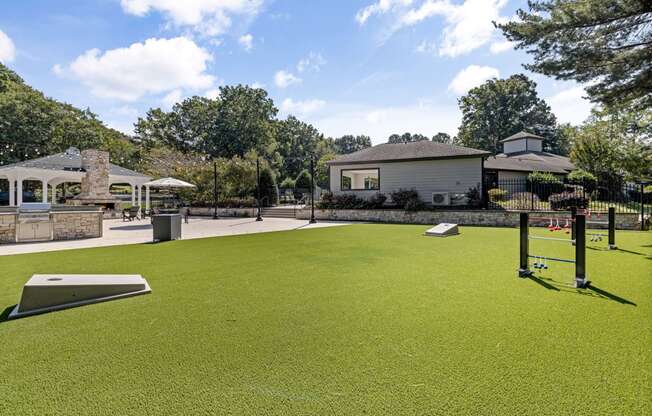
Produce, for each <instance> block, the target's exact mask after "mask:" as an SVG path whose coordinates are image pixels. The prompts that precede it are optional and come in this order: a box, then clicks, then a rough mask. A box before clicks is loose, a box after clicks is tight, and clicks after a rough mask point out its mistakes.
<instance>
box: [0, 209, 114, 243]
mask: <svg viewBox="0 0 652 416" xmlns="http://www.w3.org/2000/svg"><path fill="white" fill-rule="evenodd" d="M16 218H17V215H16V214H15V213H0V244H2V243H15V242H16ZM50 218H51V221H52V222H53V228H54V240H78V239H82V238H95V237H102V231H103V229H102V220H103V216H102V212H101V211H79V212H75V211H63V212H52V213H51V214H50Z"/></svg>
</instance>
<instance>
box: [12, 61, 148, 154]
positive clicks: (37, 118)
mask: <svg viewBox="0 0 652 416" xmlns="http://www.w3.org/2000/svg"><path fill="white" fill-rule="evenodd" d="M70 146H74V147H78V148H80V149H86V148H91V147H93V148H100V149H104V150H108V151H109V152H112V153H111V157H112V159H113V160H114V161H119V160H125V161H127V162H129V163H131V164H133V161H134V160H133V157H132V156H133V155H134V154H135V145H134V143H133V142H132V141H131V140H130V138H129V137H128V136H126V135H124V134H122V133H120V132H118V131H116V130H113V129H110V128H108V127H106V126H105V125H104V124H103V123H102V122H101V121H100V120H99V119H98V118H97V116H96V115H95V114H94V113H93V112H91V111H90V110H89V109H86V110H80V109H78V108H75V107H73V106H71V105H69V104H65V103H61V102H59V101H56V100H53V99H51V98H47V97H45V96H44V95H43V94H42V93H41V92H39V91H37V90H35V89H33V88H32V87H30V86H29V85H27V84H25V82H24V81H23V80H22V79H21V78H20V77H19V76H18V75H17V74H16V73H15V72H13V71H11V70H10V69H8V68H7V67H6V66H4V65H2V64H0V165H2V164H8V163H14V162H18V161H21V160H26V159H33V158H37V157H42V156H46V155H48V154H52V153H57V152H62V151H64V150H66V149H67V148H68V147H70ZM118 149H119V152H120V154H119V155H117V154H115V153H113V152H115V151H117V150H118ZM128 155H129V156H128ZM127 156H128V157H127ZM126 167H130V166H126Z"/></svg>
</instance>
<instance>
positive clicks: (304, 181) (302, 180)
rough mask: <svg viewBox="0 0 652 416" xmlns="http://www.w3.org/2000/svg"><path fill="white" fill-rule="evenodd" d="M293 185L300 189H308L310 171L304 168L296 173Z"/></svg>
mask: <svg viewBox="0 0 652 416" xmlns="http://www.w3.org/2000/svg"><path fill="white" fill-rule="evenodd" d="M294 187H295V188H296V189H298V190H301V191H310V173H309V172H308V171H307V170H306V169H304V170H302V171H301V172H299V174H298V175H297V178H296V179H295V181H294Z"/></svg>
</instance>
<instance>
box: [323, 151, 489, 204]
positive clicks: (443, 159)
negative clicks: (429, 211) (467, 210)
mask: <svg viewBox="0 0 652 416" xmlns="http://www.w3.org/2000/svg"><path fill="white" fill-rule="evenodd" d="M489 155H490V153H489V152H486V151H482V150H476V149H470V148H467V147H461V146H454V145H449V144H442V143H435V142H430V141H419V142H413V143H400V144H390V143H385V144H380V145H377V146H373V147H370V148H367V149H363V150H360V151H357V152H354V153H350V154H347V155H341V156H338V157H337V158H335V159H333V160H331V161H330V162H328V166H329V176H330V190H331V192H332V193H333V194H336V195H337V194H343V193H349V194H355V195H357V196H359V197H362V198H368V197H370V196H372V195H374V194H375V193H378V192H380V193H383V194H385V195H387V196H388V197H389V196H390V193H391V192H393V191H396V190H398V189H416V191H417V192H418V193H419V197H420V199H421V200H422V201H424V202H425V203H427V204H430V205H454V204H455V203H456V201H461V200H463V199H464V196H465V194H466V192H468V191H469V189H472V188H476V189H477V190H478V191H481V187H482V170H483V166H482V165H483V160H484V159H485V158H487V157H488V156H489ZM462 203H464V202H460V204H462Z"/></svg>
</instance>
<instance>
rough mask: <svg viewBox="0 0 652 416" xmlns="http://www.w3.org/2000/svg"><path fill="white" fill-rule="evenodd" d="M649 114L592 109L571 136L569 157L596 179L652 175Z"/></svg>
mask: <svg viewBox="0 0 652 416" xmlns="http://www.w3.org/2000/svg"><path fill="white" fill-rule="evenodd" d="M651 132H652V115H651V114H649V113H641V112H639V111H636V110H632V109H623V108H620V109H615V108H611V109H596V110H594V111H593V114H592V116H591V117H590V118H589V120H588V121H586V122H585V123H584V124H583V125H582V126H581V127H579V128H577V129H576V132H575V135H574V137H573V148H572V150H571V160H572V161H573V162H574V163H575V164H576V165H577V166H578V167H579V168H581V169H583V170H586V171H588V172H590V173H591V174H593V175H595V176H596V177H597V178H598V179H599V180H611V181H613V180H618V179H619V178H625V179H628V180H641V179H646V178H650V177H652V144H651V141H650V139H651V138H652V135H651Z"/></svg>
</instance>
